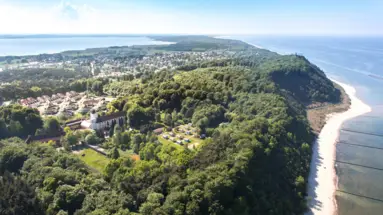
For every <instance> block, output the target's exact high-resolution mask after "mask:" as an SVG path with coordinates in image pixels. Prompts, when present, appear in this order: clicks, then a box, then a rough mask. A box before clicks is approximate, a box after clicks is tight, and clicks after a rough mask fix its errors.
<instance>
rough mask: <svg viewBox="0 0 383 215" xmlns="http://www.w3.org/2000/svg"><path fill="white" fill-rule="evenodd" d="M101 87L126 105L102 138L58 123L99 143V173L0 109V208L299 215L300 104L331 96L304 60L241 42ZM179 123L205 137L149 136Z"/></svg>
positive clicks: (19, 112) (45, 128) (304, 172)
mask: <svg viewBox="0 0 383 215" xmlns="http://www.w3.org/2000/svg"><path fill="white" fill-rule="evenodd" d="M162 39H164V38H162ZM175 40H179V39H178V38H176V39H175ZM184 40H185V39H183V40H182V41H184ZM187 40H191V39H190V38H187ZM196 41H197V42H199V39H196ZM204 42H206V41H204ZM207 42H209V43H214V40H213V41H207ZM226 43H229V44H230V43H231V42H225V44H226ZM176 44H177V43H176ZM220 44H221V41H219V44H218V45H217V44H211V47H220V46H221V45H220ZM209 46H210V45H209ZM169 49H170V48H169ZM249 49H250V50H249ZM177 50H178V49H177V48H176V50H175V51H177ZM100 87H101V88H102V90H103V92H101V91H100V93H105V92H107V93H108V94H115V95H118V96H119V98H118V99H117V100H115V101H113V102H111V103H110V104H109V105H108V111H109V112H117V111H124V112H125V113H126V116H127V123H126V124H125V125H122V126H121V125H113V128H112V129H111V131H110V133H109V135H110V138H109V139H104V137H103V136H102V135H100V134H95V133H85V134H84V133H81V132H78V131H71V130H70V129H69V130H68V128H65V130H66V135H65V136H64V137H63V138H62V142H63V144H68V143H70V142H77V141H84V142H89V144H99V145H103V146H105V147H106V148H108V149H109V151H108V159H109V162H108V164H107V165H106V167H105V168H104V169H102V170H101V171H98V170H94V169H92V168H90V167H89V166H87V165H86V164H85V163H84V162H83V161H82V160H81V159H80V158H79V157H78V156H76V155H74V154H73V153H71V152H70V150H65V151H57V150H56V149H55V148H54V147H53V146H52V145H51V144H42V143H33V144H25V143H24V141H23V140H22V139H20V138H24V137H25V136H26V135H30V134H34V133H36V131H37V130H39V132H43V133H46V134H51V133H54V132H58V131H59V130H60V128H57V121H55V120H54V119H42V118H41V117H40V116H39V115H38V113H36V112H35V111H34V110H33V109H26V108H21V107H20V106H11V107H7V108H1V109H0V131H3V130H4V131H7V135H6V136H1V137H0V139H2V140H0V175H1V176H0V187H1V190H2V191H3V192H1V194H0V212H1V214H49V215H50V214H52V215H55V214H60V215H64V214H68V215H72V214H76V215H81V214H93V215H101V214H103V215H104V214H105V215H108V214H110V215H111V214H119V215H122V214H143V215H151V214H164V215H165V214H174V215H176V214H177V215H183V214H187V215H197V214H216V215H218V214H224V215H225V214H227V215H229V214H233V215H234V214H236V215H238V214H239V215H240V214H242V215H246V214H262V215H263V214H271V215H272V214H274V215H277V214H278V215H279V214H303V213H304V211H305V210H306V201H305V197H306V183H307V177H308V172H309V166H310V160H311V144H312V141H313V138H314V135H313V133H312V131H311V128H310V127H309V124H308V122H307V118H306V110H305V108H306V105H308V104H310V103H314V102H332V103H337V102H339V99H340V92H339V91H338V90H336V89H335V88H334V86H333V84H332V82H331V81H329V80H328V79H327V78H326V76H325V75H324V73H323V72H322V71H320V69H319V68H317V67H316V66H314V65H313V64H311V63H310V62H309V61H308V60H306V59H305V58H304V57H302V56H297V55H289V56H280V55H277V54H275V53H272V52H268V51H266V50H258V49H255V48H251V47H250V48H249V47H247V46H246V47H245V48H243V49H241V50H240V51H238V54H237V55H235V56H234V57H233V58H232V59H228V60H224V61H208V62H206V63H203V64H198V65H193V62H191V63H190V65H185V66H182V67H180V68H178V69H176V70H163V71H160V72H158V73H147V74H143V75H142V76H140V77H134V78H127V79H120V80H118V81H114V82H104V83H103V84H102V85H101V86H100ZM161 115H163V116H161ZM187 123H192V124H193V126H196V127H197V128H198V129H199V130H200V132H201V133H204V134H206V136H207V138H206V139H205V140H204V141H203V142H202V143H201V144H200V145H199V146H198V147H197V148H196V149H189V148H186V147H181V146H177V145H175V144H164V143H163V142H161V141H159V136H157V135H155V134H154V133H153V132H152V131H153V129H155V128H158V127H159V126H165V127H174V126H177V125H183V124H187ZM31 125H33V126H31ZM15 128H17V129H15ZM128 128H131V129H128ZM2 129H3V130H2ZM1 134H2V133H1ZM125 150H132V151H133V152H134V153H135V154H137V155H139V159H132V158H130V157H127V156H123V155H122V154H121V153H122V152H123V151H125Z"/></svg>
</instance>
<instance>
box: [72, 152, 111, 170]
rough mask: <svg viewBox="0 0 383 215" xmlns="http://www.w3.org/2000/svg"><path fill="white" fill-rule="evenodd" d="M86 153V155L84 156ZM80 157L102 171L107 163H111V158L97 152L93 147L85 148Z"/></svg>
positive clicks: (79, 154)
mask: <svg viewBox="0 0 383 215" xmlns="http://www.w3.org/2000/svg"><path fill="white" fill-rule="evenodd" d="M82 155H84V156H82ZM78 156H79V158H80V159H81V160H82V161H84V162H85V163H86V164H87V165H88V166H90V167H92V168H94V169H96V170H97V171H99V172H102V171H103V170H104V168H105V167H106V165H108V163H109V158H107V157H105V156H104V155H102V154H100V153H97V152H96V151H94V150H92V149H84V150H82V151H81V152H80V153H78Z"/></svg>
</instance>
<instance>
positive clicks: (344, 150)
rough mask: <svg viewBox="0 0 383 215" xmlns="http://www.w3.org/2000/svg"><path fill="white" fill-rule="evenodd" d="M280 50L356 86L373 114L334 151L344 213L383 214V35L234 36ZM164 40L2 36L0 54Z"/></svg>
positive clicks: (348, 128)
mask: <svg viewBox="0 0 383 215" xmlns="http://www.w3.org/2000/svg"><path fill="white" fill-rule="evenodd" d="M230 38H233V39H239V40H242V41H245V42H247V43H250V44H253V45H256V46H259V47H262V48H265V49H269V50H271V51H275V52H278V53H280V54H301V55H304V56H305V57H307V58H308V59H309V60H310V61H311V62H313V63H314V64H316V65H317V66H319V67H320V68H321V69H322V70H323V71H324V72H325V73H326V75H327V76H328V77H330V78H332V79H335V80H337V81H340V82H343V83H346V84H349V85H351V86H353V87H354V88H355V89H356V91H357V93H356V95H357V97H358V98H359V99H361V100H362V101H363V102H365V103H366V104H368V105H369V106H370V107H371V108H372V112H370V113H368V114H365V115H362V116H359V117H356V118H353V119H351V120H348V121H346V122H344V123H343V125H342V130H341V131H340V136H339V143H338V144H337V147H336V150H337V154H336V170H337V175H338V177H339V182H338V183H339V184H338V190H337V192H336V199H337V204H338V214H340V215H360V214H363V215H370V214H371V215H375V214H383V38H379V37H329V36H322V37H319V36H318V37H316V36H305V37H303V36H232V37H230ZM152 44H164V43H162V42H158V41H154V40H151V39H150V38H148V37H143V36H137V37H133V36H126V37H125V36H113V35H112V36H107V37H102V36H97V37H94V36H88V37H87V36H81V37H76V36H73V37H71V36H66V37H57V36H56V37H22V38H17V37H16V38H3V37H0V56H5V55H32V54H41V53H57V52H61V51H66V50H82V49H86V48H97V47H109V46H130V45H152Z"/></svg>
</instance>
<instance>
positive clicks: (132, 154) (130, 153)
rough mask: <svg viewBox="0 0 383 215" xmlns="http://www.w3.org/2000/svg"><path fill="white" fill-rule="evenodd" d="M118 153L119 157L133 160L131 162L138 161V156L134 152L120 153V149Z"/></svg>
mask: <svg viewBox="0 0 383 215" xmlns="http://www.w3.org/2000/svg"><path fill="white" fill-rule="evenodd" d="M118 152H119V153H120V157H124V158H131V159H133V160H135V161H138V160H140V156H139V155H136V154H134V152H133V151H132V150H126V151H122V150H121V149H120V150H118Z"/></svg>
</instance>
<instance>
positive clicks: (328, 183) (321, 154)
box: [305, 80, 371, 215]
mask: <svg viewBox="0 0 383 215" xmlns="http://www.w3.org/2000/svg"><path fill="white" fill-rule="evenodd" d="M332 81H333V82H335V83H337V84H338V85H340V86H341V87H342V88H343V89H344V90H345V92H346V94H347V95H348V96H349V97H350V100H351V105H350V108H349V109H348V110H347V111H345V112H342V113H334V114H329V115H328V116H327V120H326V124H325V125H324V127H323V128H322V130H321V132H320V134H319V135H318V138H317V139H316V141H315V142H314V145H313V155H312V159H311V164H310V174H309V179H308V209H309V210H308V212H306V213H305V214H306V215H334V214H337V203H336V199H335V191H336V190H337V185H338V177H337V175H336V172H335V166H334V164H335V163H334V160H335V158H336V142H337V140H338V137H339V130H340V129H341V126H342V124H343V122H345V121H346V120H349V119H352V118H354V117H357V116H359V115H363V114H365V113H368V112H370V111H371V107H370V106H368V105H366V104H365V103H363V102H362V101H361V100H360V99H358V98H357V97H356V95H355V94H356V90H355V88H354V87H352V86H350V85H347V84H344V83H341V82H338V81H335V80H332Z"/></svg>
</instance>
